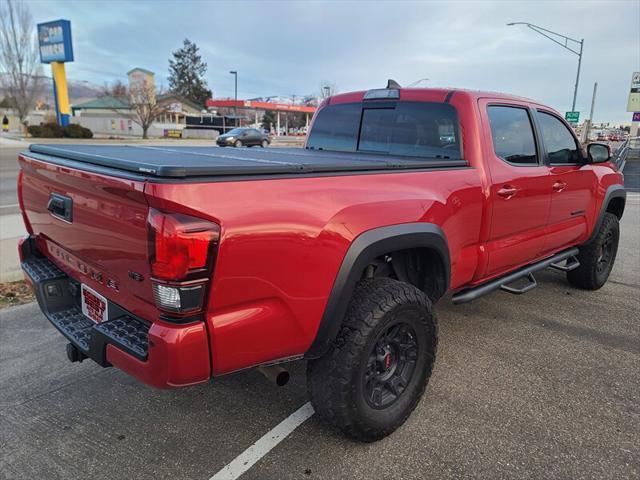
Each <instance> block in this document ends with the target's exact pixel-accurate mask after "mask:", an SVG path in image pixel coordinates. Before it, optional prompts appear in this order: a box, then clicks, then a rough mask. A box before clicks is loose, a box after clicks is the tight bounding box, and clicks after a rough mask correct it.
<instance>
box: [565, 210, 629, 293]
mask: <svg viewBox="0 0 640 480" xmlns="http://www.w3.org/2000/svg"><path fill="white" fill-rule="evenodd" d="M619 240H620V224H619V223H618V217H616V216H615V215H614V214H613V213H605V214H604V218H603V219H602V224H601V225H600V229H599V230H598V233H597V234H596V236H595V238H594V239H593V240H592V241H591V242H589V243H587V244H586V245H583V246H581V247H580V253H578V255H577V258H578V260H579V261H580V266H579V267H578V268H576V269H574V270H571V271H570V272H567V280H568V281H569V283H570V284H571V285H573V286H574V287H577V288H583V289H585V290H598V289H599V288H601V287H602V286H603V285H604V284H605V283H606V282H607V279H608V278H609V274H610V273H611V269H612V268H613V264H614V262H615V260H616V253H617V252H618V242H619ZM608 245H609V246H610V248H611V249H610V250H608V248H609V247H608Z"/></svg>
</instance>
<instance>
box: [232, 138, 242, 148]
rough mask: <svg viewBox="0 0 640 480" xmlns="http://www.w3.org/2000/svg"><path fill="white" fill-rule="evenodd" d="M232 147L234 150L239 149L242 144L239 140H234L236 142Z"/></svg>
mask: <svg viewBox="0 0 640 480" xmlns="http://www.w3.org/2000/svg"><path fill="white" fill-rule="evenodd" d="M233 146H234V147H236V148H240V147H241V146H242V142H241V141H240V140H236V142H235V143H234V144H233Z"/></svg>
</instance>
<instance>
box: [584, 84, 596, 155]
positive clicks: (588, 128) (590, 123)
mask: <svg viewBox="0 0 640 480" xmlns="http://www.w3.org/2000/svg"><path fill="white" fill-rule="evenodd" d="M597 91H598V82H596V83H594V84H593V96H592V97H591V112H590V113H589V123H588V124H587V129H586V130H587V132H586V133H585V135H584V142H585V143H588V142H589V134H590V133H591V127H592V126H593V108H594V106H595V104H596V92H597Z"/></svg>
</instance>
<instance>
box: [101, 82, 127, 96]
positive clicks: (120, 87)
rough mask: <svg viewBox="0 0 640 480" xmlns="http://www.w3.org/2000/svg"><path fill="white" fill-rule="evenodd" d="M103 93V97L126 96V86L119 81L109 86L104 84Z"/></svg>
mask: <svg viewBox="0 0 640 480" xmlns="http://www.w3.org/2000/svg"><path fill="white" fill-rule="evenodd" d="M103 91H104V94H105V95H109V96H112V97H126V96H127V86H126V85H125V84H124V83H123V82H122V81H121V80H116V81H115V82H113V83H112V84H111V85H109V84H108V83H106V82H105V84H104V89H103Z"/></svg>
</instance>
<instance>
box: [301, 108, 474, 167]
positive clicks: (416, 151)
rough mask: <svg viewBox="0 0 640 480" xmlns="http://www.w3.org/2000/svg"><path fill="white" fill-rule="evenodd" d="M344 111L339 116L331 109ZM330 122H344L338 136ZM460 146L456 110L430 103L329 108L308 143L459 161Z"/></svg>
mask: <svg viewBox="0 0 640 480" xmlns="http://www.w3.org/2000/svg"><path fill="white" fill-rule="evenodd" d="M340 107H343V109H342V110H341V111H340V114H339V115H336V113H334V111H333V110H332V109H336V111H337V110H338V109H339V108H340ZM343 112H348V115H345V114H344V113H343ZM356 114H357V118H356ZM332 118H340V119H341V120H343V122H344V123H343V130H342V132H341V133H340V134H338V132H336V131H335V128H334V129H333V130H331V133H330V134H328V131H329V128H327V126H326V125H327V124H328V123H330V120H331V119H332ZM348 122H353V123H351V124H350V125H347V124H346V123H348ZM334 126H335V125H334ZM318 127H319V128H318ZM460 145H461V139H460V131H459V128H458V115H457V112H456V110H455V108H454V107H453V106H451V105H449V104H445V103H431V102H397V103H391V104H386V105H384V106H380V105H375V104H367V103H364V104H345V105H329V106H328V107H325V108H324V109H323V110H321V111H320V112H319V113H318V117H317V118H316V120H315V122H314V124H313V128H312V129H311V134H310V136H309V140H308V142H307V147H308V148H318V149H320V148H322V149H325V150H342V151H351V152H355V151H361V152H372V153H385V154H390V155H400V156H412V157H428V158H447V159H458V160H459V159H461V158H462V155H461V148H460Z"/></svg>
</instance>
